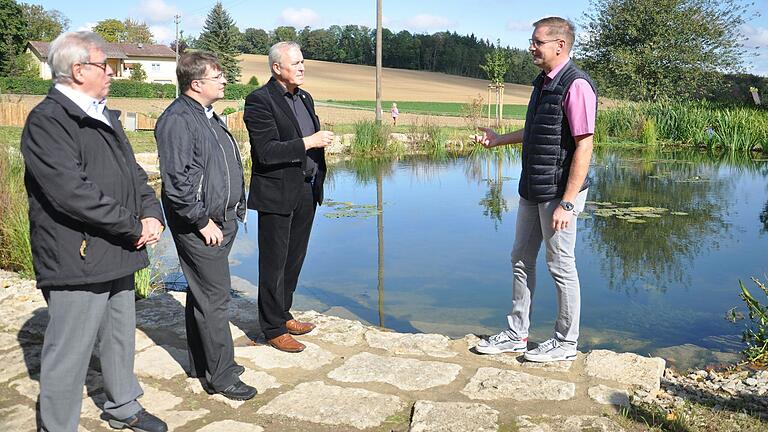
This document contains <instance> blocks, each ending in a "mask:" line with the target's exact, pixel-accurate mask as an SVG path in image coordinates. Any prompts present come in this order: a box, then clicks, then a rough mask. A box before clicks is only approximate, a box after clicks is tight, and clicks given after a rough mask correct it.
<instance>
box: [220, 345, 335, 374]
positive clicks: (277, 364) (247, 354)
mask: <svg viewBox="0 0 768 432" xmlns="http://www.w3.org/2000/svg"><path fill="white" fill-rule="evenodd" d="M302 343H304V345H306V346H307V348H306V349H305V350H304V351H302V352H300V353H286V352H282V351H278V350H276V349H274V348H272V347H271V346H269V345H253V346H247V347H235V357H238V358H240V359H245V360H247V361H249V362H250V363H252V364H253V365H254V366H256V367H258V368H262V369H289V368H300V369H304V370H314V369H319V368H321V367H323V366H325V365H327V364H328V363H330V362H332V361H333V359H334V358H335V357H336V356H335V355H334V354H333V353H331V352H330V351H327V350H325V349H323V348H320V347H319V346H317V345H315V344H313V343H311V342H306V341H303V342H302Z"/></svg>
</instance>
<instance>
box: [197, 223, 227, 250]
mask: <svg viewBox="0 0 768 432" xmlns="http://www.w3.org/2000/svg"><path fill="white" fill-rule="evenodd" d="M200 234H202V235H203V240H205V244H206V245H207V246H221V243H222V242H223V241H224V234H223V233H222V232H221V229H219V227H218V225H216V222H214V221H212V220H211V219H208V225H206V226H205V228H203V229H201V230H200Z"/></svg>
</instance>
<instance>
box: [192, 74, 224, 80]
mask: <svg viewBox="0 0 768 432" xmlns="http://www.w3.org/2000/svg"><path fill="white" fill-rule="evenodd" d="M222 78H224V72H222V73H220V74H218V75H216V76H213V77H203V78H195V79H194V80H193V81H205V80H212V81H221V79H222Z"/></svg>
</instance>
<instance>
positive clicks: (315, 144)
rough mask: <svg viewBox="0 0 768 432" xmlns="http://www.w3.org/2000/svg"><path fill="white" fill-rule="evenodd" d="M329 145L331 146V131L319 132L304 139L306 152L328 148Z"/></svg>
mask: <svg viewBox="0 0 768 432" xmlns="http://www.w3.org/2000/svg"><path fill="white" fill-rule="evenodd" d="M331 144H333V132H331V131H319V132H315V133H313V134H312V135H310V136H308V137H304V148H305V149H306V150H309V149H311V148H322V147H328V146H329V145H331Z"/></svg>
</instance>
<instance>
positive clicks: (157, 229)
mask: <svg viewBox="0 0 768 432" xmlns="http://www.w3.org/2000/svg"><path fill="white" fill-rule="evenodd" d="M164 229H165V227H164V226H163V223H162V222H160V221H159V220H157V219H155V218H153V217H148V218H144V219H142V220H141V237H139V239H138V240H136V242H135V243H134V246H136V249H141V248H142V247H144V246H152V245H154V244H156V243H157V242H158V241H159V240H160V236H161V235H162V234H163V230H164Z"/></svg>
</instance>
